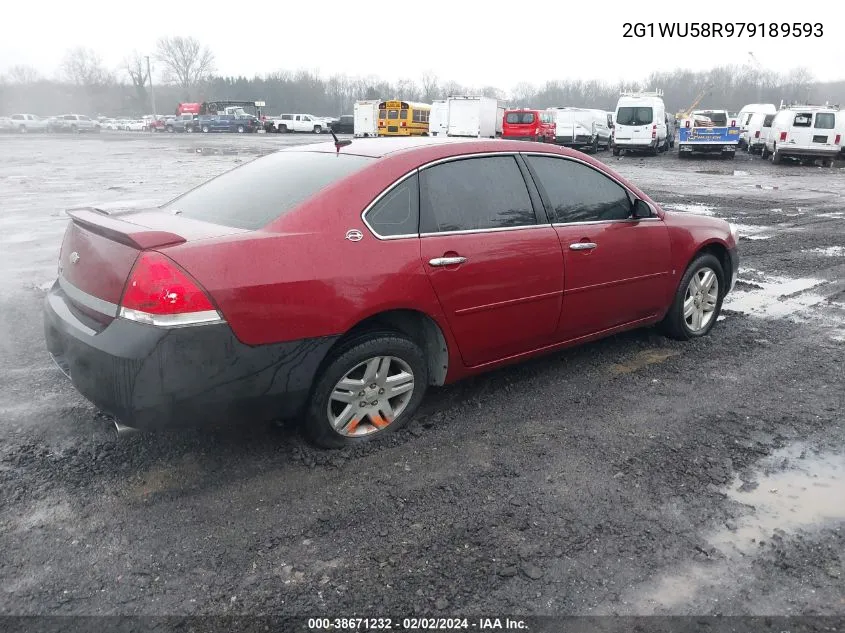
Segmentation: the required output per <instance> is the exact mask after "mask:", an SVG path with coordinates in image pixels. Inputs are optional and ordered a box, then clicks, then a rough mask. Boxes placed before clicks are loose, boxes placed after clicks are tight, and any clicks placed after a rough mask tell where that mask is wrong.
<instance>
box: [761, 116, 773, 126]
mask: <svg viewBox="0 0 845 633" xmlns="http://www.w3.org/2000/svg"><path fill="white" fill-rule="evenodd" d="M774 120H775V115H774V114H767V115H766V118H765V119H763V127H772V121H774Z"/></svg>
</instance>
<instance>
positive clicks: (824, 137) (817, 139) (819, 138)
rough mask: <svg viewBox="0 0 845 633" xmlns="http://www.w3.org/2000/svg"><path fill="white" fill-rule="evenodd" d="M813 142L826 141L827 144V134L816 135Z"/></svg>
mask: <svg viewBox="0 0 845 633" xmlns="http://www.w3.org/2000/svg"><path fill="white" fill-rule="evenodd" d="M813 143H825V144H827V137H826V136H814V137H813Z"/></svg>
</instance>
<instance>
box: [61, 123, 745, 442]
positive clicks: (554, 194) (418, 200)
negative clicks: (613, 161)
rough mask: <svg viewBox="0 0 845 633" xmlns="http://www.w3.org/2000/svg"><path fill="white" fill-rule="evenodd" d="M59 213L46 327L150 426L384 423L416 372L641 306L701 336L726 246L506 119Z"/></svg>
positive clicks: (124, 414) (722, 232) (405, 408)
mask: <svg viewBox="0 0 845 633" xmlns="http://www.w3.org/2000/svg"><path fill="white" fill-rule="evenodd" d="M70 214H71V217H72V221H71V222H70V223H69V225H68V228H67V232H66V234H65V237H64V242H63V244H62V248H61V253H60V257H59V277H58V280H57V281H56V283H55V285H54V286H53V288H52V289H51V290H50V292H49V295H48V297H47V300H46V306H45V331H46V339H47V347H48V349H49V351H50V353H51V354H52V356H53V357H54V359H55V360H56V362H57V364H58V365H59V366H60V367H61V368H63V370H64V371H65V372H66V373H67V374H68V375H69V377H70V379H71V380H72V381H73V384H74V385H75V386H76V388H77V389H78V390H79V391H80V392H81V393H82V394H83V395H84V396H85V397H87V398H88V399H90V400H91V401H92V402H93V403H94V404H95V405H97V406H98V407H100V408H102V409H103V410H105V411H107V412H109V413H111V414H113V415H114V416H115V417H116V418H117V419H119V420H120V421H121V423H122V424H124V425H126V426H129V427H136V428H142V429H155V428H162V427H172V426H176V425H180V424H197V423H199V424H203V423H211V422H216V421H221V420H227V421H228V420H234V419H242V418H250V419H274V418H291V417H295V418H300V419H302V420H303V421H304V423H305V428H306V430H307V432H308V434H309V435H310V437H311V438H312V439H313V440H314V441H315V442H317V443H318V444H320V445H322V446H326V447H335V446H342V445H345V444H348V443H350V442H357V441H362V440H368V439H371V438H374V437H377V436H380V435H382V434H384V433H386V432H390V431H392V430H395V429H397V428H399V427H400V426H401V425H403V424H404V423H405V422H406V421H407V420H408V419H409V418H410V417H411V416H412V415H413V413H414V410H415V409H416V408H417V406H418V405H419V403H420V401H421V400H422V398H423V394H424V393H425V391H426V389H427V388H428V386H429V385H443V384H445V383H449V382H452V381H455V380H458V379H461V378H464V377H466V376H470V375H473V374H477V373H480V372H483V371H486V370H488V369H492V368H494V367H499V366H501V365H504V364H507V363H513V362H516V361H520V360H523V359H526V358H529V357H532V356H536V355H538V354H543V353H546V352H551V351H554V350H559V349H561V348H563V347H567V346H571V345H576V344H579V343H584V342H586V341H590V340H594V339H598V338H601V337H604V336H608V335H610V334H614V333H616V332H620V331H622V330H627V329H631V328H637V327H642V326H647V325H652V324H660V325H661V326H662V327H663V329H664V330H665V331H666V333H668V334H669V335H671V336H673V337H677V338H682V339H689V338H693V337H699V336H704V335H705V334H707V333H708V332H709V331H710V330H711V328H712V327H713V326H714V324H715V323H716V320H717V316H718V314H719V310H720V308H721V304H722V299H723V298H724V296H725V294H726V293H727V292H728V291H729V290H730V289H732V288H733V285H734V282H735V280H736V276H737V270H738V265H739V263H738V262H739V260H738V257H737V252H736V235H735V234H734V232H733V230H732V228H731V226H730V225H729V224H728V223H727V222H725V221H723V220H718V219H715V218H709V217H702V216H696V215H690V214H679V213H670V212H666V211H663V210H661V209H660V208H659V207H658V206H657V205H656V204H655V203H654V202H653V201H652V200H651V199H650V198H649V197H648V196H647V195H646V194H645V193H643V192H642V191H640V190H639V189H638V188H637V187H635V186H634V185H632V184H631V183H628V182H626V181H625V180H624V179H623V178H621V177H620V176H619V175H617V174H615V173H614V172H613V171H611V170H610V169H608V168H607V167H606V166H605V165H603V164H602V163H600V162H598V161H595V160H593V159H592V158H590V157H588V156H585V155H584V154H581V153H579V152H575V151H572V150H567V149H564V148H560V147H556V146H551V145H546V144H539V143H525V142H520V141H506V140H501V139H500V140H458V139H450V138H444V139H426V138H408V139H360V140H355V141H354V142H353V143H352V144H351V145H347V146H335V144H333V143H331V142H330V143H326V144H318V145H309V146H300V147H294V148H289V149H284V150H282V151H279V152H276V153H274V154H271V155H269V156H265V157H263V158H259V159H256V160H254V161H252V162H250V163H248V164H246V165H243V166H240V167H238V168H236V169H233V170H231V171H229V172H227V173H225V174H223V175H221V176H219V177H217V178H214V179H212V180H211V181H209V182H207V183H205V184H203V185H200V186H199V187H196V188H195V189H193V190H191V191H189V192H187V193H185V194H183V195H181V196H179V197H178V198H176V199H174V200H172V201H170V202H168V203H167V204H164V205H163V206H161V207H159V208H156V209H152V210H147V211H137V210H136V211H129V212H121V213H116V214H108V213H106V212H102V211H99V210H96V209H89V210H81V211H73V212H70Z"/></svg>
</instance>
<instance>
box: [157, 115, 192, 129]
mask: <svg viewBox="0 0 845 633" xmlns="http://www.w3.org/2000/svg"><path fill="white" fill-rule="evenodd" d="M164 129H165V130H166V131H168V132H199V131H200V123H199V115H197V114H180V115H179V116H171V117H168V118H167V120H166V121H165V124H164Z"/></svg>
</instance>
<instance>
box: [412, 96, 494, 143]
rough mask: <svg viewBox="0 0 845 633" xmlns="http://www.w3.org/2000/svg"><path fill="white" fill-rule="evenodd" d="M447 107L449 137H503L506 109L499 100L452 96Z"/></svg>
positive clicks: (447, 102) (447, 101)
mask: <svg viewBox="0 0 845 633" xmlns="http://www.w3.org/2000/svg"><path fill="white" fill-rule="evenodd" d="M446 105H447V107H448V109H449V113H448V130H449V136H470V137H475V138H496V137H499V136H501V135H502V119H503V118H504V115H505V108H504V106H503V105H502V104H501V103H499V101H498V99H493V98H492V97H483V96H477V95H468V96H452V97H449V98H448V99H446ZM429 116H430V115H429ZM430 120H431V119H430V118H429V122H430Z"/></svg>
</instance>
